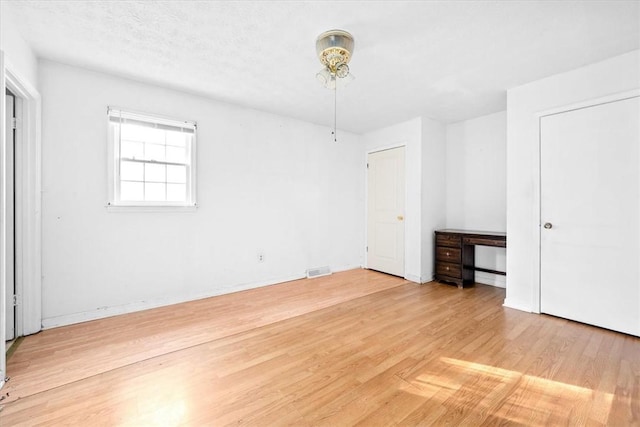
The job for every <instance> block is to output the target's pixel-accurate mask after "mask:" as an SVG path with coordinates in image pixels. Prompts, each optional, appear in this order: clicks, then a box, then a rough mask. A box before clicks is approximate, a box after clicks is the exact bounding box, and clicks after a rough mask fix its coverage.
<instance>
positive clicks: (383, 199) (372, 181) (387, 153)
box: [367, 147, 405, 277]
mask: <svg viewBox="0 0 640 427" xmlns="http://www.w3.org/2000/svg"><path fill="white" fill-rule="evenodd" d="M404 199H405V148H404V147H398V148H392V149H388V150H383V151H377V152H374V153H369V156H368V158H367V268H369V269H371V270H377V271H381V272H383V273H388V274H393V275H395V276H400V277H404Z"/></svg>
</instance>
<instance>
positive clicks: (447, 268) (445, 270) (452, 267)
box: [436, 262, 462, 279]
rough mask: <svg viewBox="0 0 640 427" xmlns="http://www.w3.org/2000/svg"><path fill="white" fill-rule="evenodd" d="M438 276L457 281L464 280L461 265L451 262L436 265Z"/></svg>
mask: <svg viewBox="0 0 640 427" xmlns="http://www.w3.org/2000/svg"><path fill="white" fill-rule="evenodd" d="M436 274H438V275H441V276H449V277H453V278H455V279H460V278H462V271H461V270H460V265H459V264H453V263H450V262H438V263H437V264H436Z"/></svg>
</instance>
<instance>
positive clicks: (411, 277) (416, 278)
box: [404, 274, 423, 284]
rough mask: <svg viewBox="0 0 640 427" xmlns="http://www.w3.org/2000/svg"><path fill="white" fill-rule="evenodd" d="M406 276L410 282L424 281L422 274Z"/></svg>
mask: <svg viewBox="0 0 640 427" xmlns="http://www.w3.org/2000/svg"><path fill="white" fill-rule="evenodd" d="M404 278H405V279H406V280H408V281H410V282H414V283H420V284H421V283H423V282H422V278H421V277H420V276H416V275H415V274H405V276H404Z"/></svg>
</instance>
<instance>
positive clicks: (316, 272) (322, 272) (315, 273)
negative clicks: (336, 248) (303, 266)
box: [307, 267, 331, 279]
mask: <svg viewBox="0 0 640 427" xmlns="http://www.w3.org/2000/svg"><path fill="white" fill-rule="evenodd" d="M329 274H331V269H330V268H329V267H318V268H310V269H308V270H307V279H313V278H314V277H320V276H328V275H329Z"/></svg>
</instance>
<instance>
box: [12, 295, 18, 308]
mask: <svg viewBox="0 0 640 427" xmlns="http://www.w3.org/2000/svg"><path fill="white" fill-rule="evenodd" d="M13 306H14V307H17V306H18V295H14V296H13Z"/></svg>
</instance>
